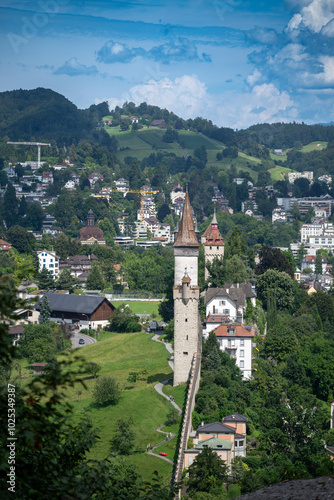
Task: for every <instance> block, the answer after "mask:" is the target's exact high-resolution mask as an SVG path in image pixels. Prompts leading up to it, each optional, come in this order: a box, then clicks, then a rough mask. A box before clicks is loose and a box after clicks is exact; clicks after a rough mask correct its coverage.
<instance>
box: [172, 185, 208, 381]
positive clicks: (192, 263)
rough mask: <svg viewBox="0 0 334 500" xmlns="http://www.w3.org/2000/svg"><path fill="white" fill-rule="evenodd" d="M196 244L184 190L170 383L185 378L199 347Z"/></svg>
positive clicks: (177, 248) (176, 249)
mask: <svg viewBox="0 0 334 500" xmlns="http://www.w3.org/2000/svg"><path fill="white" fill-rule="evenodd" d="M198 248H199V243H198V240H197V237H196V234H195V230H194V223H193V217H192V209H191V206H190V201H189V196H188V193H186V197H185V201H184V207H183V213H182V218H181V221H180V225H179V231H178V233H177V237H176V240H175V243H174V258H175V274H174V288H173V298H174V386H175V385H179V384H180V383H182V382H187V380H188V377H189V372H190V369H191V363H192V360H193V356H194V354H195V353H196V352H198V350H200V349H201V334H200V331H201V330H200V326H201V325H200V321H199V314H198V301H199V286H198V282H197V281H198V280H197V277H198Z"/></svg>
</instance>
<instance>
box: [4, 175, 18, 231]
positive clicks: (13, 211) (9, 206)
mask: <svg viewBox="0 0 334 500" xmlns="http://www.w3.org/2000/svg"><path fill="white" fill-rule="evenodd" d="M18 207H19V202H18V200H17V198H16V192H15V188H14V186H13V184H12V183H11V182H9V183H8V184H7V189H6V192H5V195H4V198H3V208H4V219H5V222H6V226H7V228H8V229H9V228H10V227H11V226H14V224H15V223H16V219H17V211H18Z"/></svg>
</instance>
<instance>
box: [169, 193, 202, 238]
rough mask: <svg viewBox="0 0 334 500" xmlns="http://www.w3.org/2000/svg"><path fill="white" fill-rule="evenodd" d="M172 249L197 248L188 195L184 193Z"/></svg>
mask: <svg viewBox="0 0 334 500" xmlns="http://www.w3.org/2000/svg"><path fill="white" fill-rule="evenodd" d="M174 247H199V243H198V240H197V236H196V233H195V230H194V222H193V216H192V210H191V205H190V201H189V195H188V193H186V197H185V199H184V206H183V212H182V218H181V222H180V227H179V231H178V233H177V237H176V241H175V243H174Z"/></svg>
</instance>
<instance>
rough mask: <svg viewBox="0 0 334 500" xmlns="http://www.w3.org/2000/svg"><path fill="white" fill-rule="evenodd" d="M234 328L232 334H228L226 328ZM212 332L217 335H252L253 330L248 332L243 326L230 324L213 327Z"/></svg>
mask: <svg viewBox="0 0 334 500" xmlns="http://www.w3.org/2000/svg"><path fill="white" fill-rule="evenodd" d="M231 329H233V330H234V334H233V335H229V334H228V330H231ZM213 331H214V333H215V334H216V336H217V337H229V338H230V337H254V332H250V331H249V330H247V329H246V328H245V327H243V326H238V325H235V326H230V325H220V326H218V327H217V328H215V329H214V330H213Z"/></svg>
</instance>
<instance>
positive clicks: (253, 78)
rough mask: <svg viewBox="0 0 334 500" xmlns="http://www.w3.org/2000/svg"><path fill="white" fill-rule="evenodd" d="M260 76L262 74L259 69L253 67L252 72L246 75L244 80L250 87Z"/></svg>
mask: <svg viewBox="0 0 334 500" xmlns="http://www.w3.org/2000/svg"><path fill="white" fill-rule="evenodd" d="M261 76H262V74H261V73H260V71H259V70H258V69H256V68H255V70H254V71H253V73H252V74H251V75H248V76H247V78H246V82H247V83H248V85H250V86H251V87H253V85H255V83H257V82H258V81H259V79H260V78H261Z"/></svg>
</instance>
